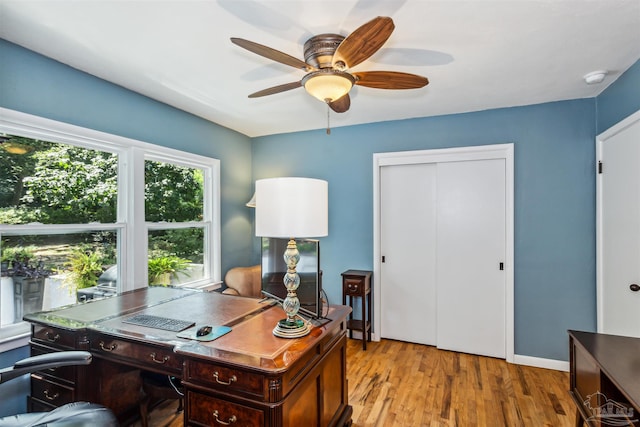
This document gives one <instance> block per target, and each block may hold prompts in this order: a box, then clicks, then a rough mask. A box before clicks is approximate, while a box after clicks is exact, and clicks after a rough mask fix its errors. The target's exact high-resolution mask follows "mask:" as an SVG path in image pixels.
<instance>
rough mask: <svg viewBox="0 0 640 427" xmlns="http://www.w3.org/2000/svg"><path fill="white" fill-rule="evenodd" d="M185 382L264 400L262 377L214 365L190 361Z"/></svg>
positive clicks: (263, 381)
mask: <svg viewBox="0 0 640 427" xmlns="http://www.w3.org/2000/svg"><path fill="white" fill-rule="evenodd" d="M186 372H187V373H186V378H184V380H185V381H189V382H194V383H198V384H202V385H204V386H207V387H212V388H214V389H218V390H221V391H225V392H227V393H244V394H248V395H250V396H253V397H258V398H260V400H263V397H264V396H265V390H264V384H265V380H264V378H263V376H262V375H258V374H254V373H250V372H245V371H242V370H239V369H233V368H228V367H224V366H220V365H216V364H213V363H206V362H198V361H192V360H190V361H188V362H187V370H186Z"/></svg>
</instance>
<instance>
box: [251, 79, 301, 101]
mask: <svg viewBox="0 0 640 427" xmlns="http://www.w3.org/2000/svg"><path fill="white" fill-rule="evenodd" d="M298 87H302V83H301V82H291V83H285V84H283V85H278V86H273V87H270V88H267V89H263V90H260V91H258V92H254V93H252V94H251V95H249V98H260V97H261V96H267V95H273V94H276V93H280V92H286V91H288V90H291V89H295V88H298Z"/></svg>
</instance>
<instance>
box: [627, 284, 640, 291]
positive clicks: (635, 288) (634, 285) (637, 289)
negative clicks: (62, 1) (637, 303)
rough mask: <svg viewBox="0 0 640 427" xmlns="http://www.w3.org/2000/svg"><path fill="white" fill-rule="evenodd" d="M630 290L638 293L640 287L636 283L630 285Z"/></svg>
mask: <svg viewBox="0 0 640 427" xmlns="http://www.w3.org/2000/svg"><path fill="white" fill-rule="evenodd" d="M629 289H631V290H632V291H633V292H638V291H640V286H638V285H636V284H635V283H633V284H631V285H629Z"/></svg>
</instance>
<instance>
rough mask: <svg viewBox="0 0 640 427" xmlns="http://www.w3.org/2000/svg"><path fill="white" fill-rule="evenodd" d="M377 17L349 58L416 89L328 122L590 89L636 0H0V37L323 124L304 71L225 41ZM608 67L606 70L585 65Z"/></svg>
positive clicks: (203, 111) (180, 99)
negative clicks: (383, 22)
mask: <svg viewBox="0 0 640 427" xmlns="http://www.w3.org/2000/svg"><path fill="white" fill-rule="evenodd" d="M376 16H390V17H392V18H393V20H394V23H395V26H396V28H395V31H394V32H393V34H392V35H391V37H390V38H389V40H388V41H387V42H386V44H385V45H384V47H383V49H381V50H380V51H378V52H377V53H376V54H375V55H374V56H372V57H371V58H369V59H368V60H367V61H365V62H363V63H362V64H360V65H358V66H357V67H356V68H355V69H354V70H355V71H364V70H367V71H369V70H388V71H403V72H409V73H414V74H420V75H424V76H426V77H428V78H429V80H430V83H429V85H428V86H426V87H425V88H422V89H415V90H407V91H402V90H395V91H389V90H380V89H371V88H366V87H354V89H353V90H352V92H351V109H350V110H349V111H348V112H346V113H343V114H337V113H333V112H331V126H332V127H333V128H335V127H339V126H346V125H354V124H361V123H371V122H379V121H386V120H399V119H407V118H414V117H427V116H435V115H442V114H451V113H461V112H469V111H478V110H485V109H491V108H500V107H513V106H519V105H529V104H537V103H542V102H549V101H558V100H566V99H576V98H589V97H593V96H596V95H597V94H599V93H600V92H601V91H602V90H604V89H605V88H606V87H607V86H608V85H609V84H611V82H613V81H615V79H617V78H618V77H619V76H620V74H621V73H623V72H624V71H625V70H626V69H627V68H629V67H630V66H631V65H633V64H634V63H635V62H636V61H637V60H638V59H640V0H572V1H569V0H530V1H528V0H502V1H489V0H471V1H454V0H440V1H437V0H403V1H389V0H339V1H338V0H334V1H327V0H297V1H279V0H217V1H214V0H201V1H193V0H181V1H166V0H165V1H160V0H144V1H131V0H129V1H116V0H111V1H99V0H94V1H81V0H76V1H69V0H48V1H36V0H28V1H25V0H0V37H2V38H4V39H6V40H9V41H11V42H14V43H16V44H19V45H21V46H24V47H26V48H29V49H32V50H34V51H36V52H39V53H41V54H43V55H46V56H48V57H51V58H54V59H56V60H58V61H60V62H63V63H65V64H68V65H70V66H72V67H75V68H77V69H80V70H83V71H86V72H88V73H90V74H93V75H95V76H98V77H101V78H103V79H105V80H108V81H110V82H113V83H116V84H118V85H121V86H124V87H126V88H128V89H131V90H133V91H135V92H139V93H141V94H144V95H146V96H149V97H151V98H153V99H156V100H159V101H162V102H164V103H166V104H169V105H172V106H175V107H177V108H180V109H182V110H185V111H188V112H191V113H193V114H195V115H198V116H201V117H204V118H206V119H208V120H211V121H213V122H216V123H219V124H221V125H223V126H226V127H229V128H231V129H235V130H237V131H239V132H241V133H243V134H246V135H248V136H251V137H254V136H261V135H269V134H277V133H286V132H294V131H301V130H308V129H322V128H324V127H325V126H326V120H327V107H326V106H325V105H324V104H323V103H321V102H320V101H318V100H316V99H315V98H312V97H311V96H310V95H308V94H306V92H305V91H304V89H303V88H299V89H294V90H290V91H288V92H284V93H279V94H275V95H271V96H267V97H263V98H256V99H249V98H247V95H248V94H250V93H253V92H256V91H258V90H261V89H265V88H268V87H271V86H276V85H279V84H284V83H290V82H294V81H298V80H300V79H301V78H302V76H303V74H304V73H303V72H302V71H301V70H297V69H295V68H293V67H288V66H286V65H282V64H279V63H274V62H273V61H270V60H268V59H265V58H263V57H261V56H258V55H255V54H253V53H251V52H248V51H245V50H243V49H242V48H240V47H238V46H236V45H234V44H232V43H231V42H230V41H229V38H230V37H240V38H245V39H248V40H251V41H255V42H258V43H261V44H263V45H266V46H269V47H271V48H274V49H277V50H279V51H282V52H285V53H287V54H289V55H291V56H294V57H296V58H299V59H303V52H302V45H303V44H304V42H305V40H306V39H307V38H309V37H310V36H312V35H316V34H320V33H327V32H333V33H335V32H337V33H340V34H342V35H347V34H349V33H350V32H351V31H353V30H355V29H356V28H357V27H359V26H360V25H362V24H364V23H365V22H367V21H369V20H370V19H372V18H374V17H376ZM600 69H604V70H608V71H609V74H608V76H607V78H606V79H605V81H604V82H603V83H602V84H599V85H591V86H589V85H586V84H585V83H584V81H583V79H582V77H583V76H584V75H585V74H587V73H589V72H591V71H594V70H600Z"/></svg>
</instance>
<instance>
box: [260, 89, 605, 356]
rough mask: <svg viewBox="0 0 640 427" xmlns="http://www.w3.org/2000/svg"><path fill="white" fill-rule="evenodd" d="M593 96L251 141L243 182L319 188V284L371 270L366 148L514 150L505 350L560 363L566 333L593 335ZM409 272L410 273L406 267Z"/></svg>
mask: <svg viewBox="0 0 640 427" xmlns="http://www.w3.org/2000/svg"><path fill="white" fill-rule="evenodd" d="M594 117H595V100H594V99H586V100H575V101H566V102H556V103H550V104H542V105H534V106H529V107H521V108H508V109H499V110H491V111H483V112H477V113H468V114H457V115H450V116H440V117H432V118H422V119H412V120H405V121H395V122H387V123H377V124H371V125H362V126H352V127H348V128H337V129H333V130H332V133H331V135H330V136H327V135H326V134H325V133H324V131H322V130H319V131H314V132H304V133H295V134H286V135H274V136H268V137H262V138H257V139H256V141H255V142H256V143H255V144H254V146H253V153H254V154H253V156H254V178H255V179H259V178H264V177H269V176H276V175H293V176H309V177H315V178H322V179H326V180H327V181H328V182H329V209H330V213H329V218H330V224H329V236H328V237H326V238H323V239H321V242H322V243H321V244H322V257H323V259H322V266H323V270H324V285H325V288H326V290H327V291H328V293H329V297H330V300H331V301H334V302H335V301H339V298H341V288H340V273H341V272H342V271H344V270H347V269H349V268H355V269H372V268H373V259H372V255H373V214H372V206H373V188H372V182H373V160H372V159H373V153H379V152H389V151H404V150H418V149H431V148H444V147H460V146H469V145H486V144H497V143H506V142H513V143H515V313H516V317H515V330H516V339H515V346H516V348H515V351H516V354H522V355H528V356H536V357H543V358H550V359H558V360H566V359H567V334H566V330H567V329H569V328H574V329H586V330H594V329H595V326H596V325H595V237H594V236H595V191H594V186H593V182H594V179H595V174H594V166H593V165H594V159H595V152H594V135H595V122H594ZM416 268H419V266H416Z"/></svg>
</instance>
